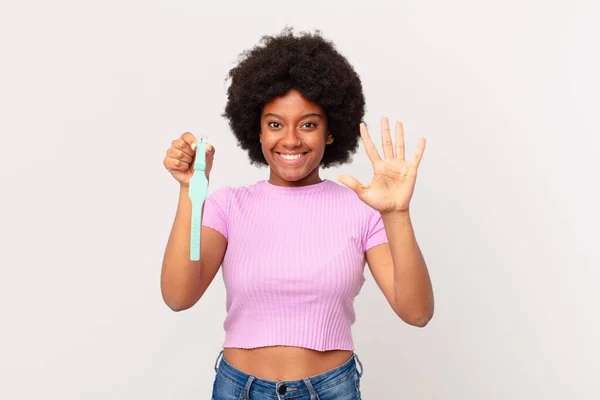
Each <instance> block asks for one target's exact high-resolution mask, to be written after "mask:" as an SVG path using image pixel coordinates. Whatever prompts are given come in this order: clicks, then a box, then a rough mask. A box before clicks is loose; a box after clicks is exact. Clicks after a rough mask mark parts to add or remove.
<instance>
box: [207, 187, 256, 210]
mask: <svg viewBox="0 0 600 400" xmlns="http://www.w3.org/2000/svg"><path fill="white" fill-rule="evenodd" d="M261 184H262V182H257V183H255V184H252V185H248V186H222V187H219V188H217V189H215V190H214V191H213V192H212V193H211V194H209V195H208V197H207V200H210V201H212V202H214V203H217V204H219V205H222V206H225V205H226V204H229V203H230V202H231V201H239V200H240V199H248V198H249V197H251V195H252V194H253V193H256V192H258V191H259V190H260V186H261Z"/></svg>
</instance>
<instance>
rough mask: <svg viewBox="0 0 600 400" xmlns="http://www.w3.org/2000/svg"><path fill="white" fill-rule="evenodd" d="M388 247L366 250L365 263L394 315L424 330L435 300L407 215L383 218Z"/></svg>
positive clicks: (395, 214) (385, 245) (392, 214)
mask: <svg viewBox="0 0 600 400" xmlns="http://www.w3.org/2000/svg"><path fill="white" fill-rule="evenodd" d="M383 224H384V226H385V231H386V234H387V236H388V239H389V244H384V245H381V246H375V247H373V248H371V249H369V250H367V262H368V264H369V267H370V269H371V273H372V274H373V277H374V278H375V281H376V282H377V284H378V286H379V287H380V289H381V290H382V291H383V293H384V295H385V297H386V299H387V300H388V302H389V303H390V305H391V306H392V308H393V310H394V312H396V314H397V315H398V316H399V317H400V318H402V320H403V321H405V322H406V323H408V324H410V325H414V326H419V327H423V326H425V325H427V323H428V322H429V321H430V320H431V318H432V317H433V312H434V297H433V289H432V285H431V280H430V278H429V272H428V270H427V265H426V264H425V260H424V258H423V255H422V254H421V250H420V249H419V245H418V244H417V240H416V238H415V233H414V230H413V226H412V223H411V220H410V216H409V215H408V214H402V213H389V214H385V215H383Z"/></svg>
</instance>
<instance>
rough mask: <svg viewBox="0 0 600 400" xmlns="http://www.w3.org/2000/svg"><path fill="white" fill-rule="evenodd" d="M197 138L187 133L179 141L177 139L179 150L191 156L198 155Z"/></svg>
mask: <svg viewBox="0 0 600 400" xmlns="http://www.w3.org/2000/svg"><path fill="white" fill-rule="evenodd" d="M196 142H197V139H196V137H195V136H194V135H193V134H192V133H190V132H185V133H184V134H183V135H181V137H180V138H179V139H177V146H178V147H176V148H177V149H179V150H183V151H185V152H186V153H188V154H189V155H190V156H192V157H193V156H194V155H196Z"/></svg>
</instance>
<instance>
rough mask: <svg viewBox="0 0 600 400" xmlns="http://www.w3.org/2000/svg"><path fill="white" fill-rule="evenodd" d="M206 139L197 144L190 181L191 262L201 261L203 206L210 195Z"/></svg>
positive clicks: (202, 138) (203, 138) (201, 139)
mask: <svg viewBox="0 0 600 400" xmlns="http://www.w3.org/2000/svg"><path fill="white" fill-rule="evenodd" d="M205 171H206V138H205V137H200V138H199V139H198V141H197V142H196V160H195V161H194V175H192V178H191V179H190V189H189V196H190V200H191V202H192V221H191V222H192V229H191V232H190V260H192V261H198V260H200V236H201V232H202V206H203V205H204V201H205V200H206V196H207V195H208V180H207V179H206V172H205Z"/></svg>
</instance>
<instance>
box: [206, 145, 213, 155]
mask: <svg viewBox="0 0 600 400" xmlns="http://www.w3.org/2000/svg"><path fill="white" fill-rule="evenodd" d="M214 155H215V148H214V146H213V145H212V144H210V143H206V156H207V158H208V157H213V156H214Z"/></svg>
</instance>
